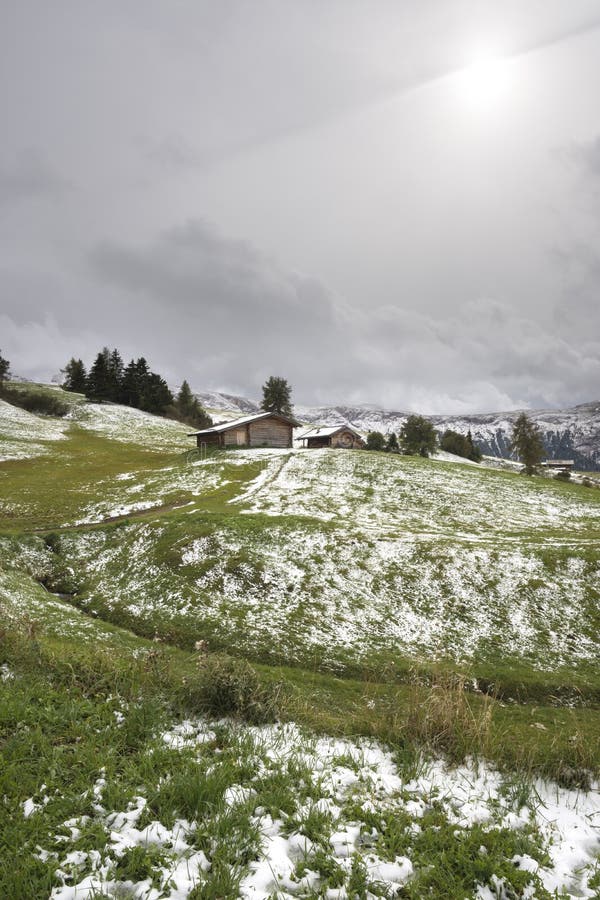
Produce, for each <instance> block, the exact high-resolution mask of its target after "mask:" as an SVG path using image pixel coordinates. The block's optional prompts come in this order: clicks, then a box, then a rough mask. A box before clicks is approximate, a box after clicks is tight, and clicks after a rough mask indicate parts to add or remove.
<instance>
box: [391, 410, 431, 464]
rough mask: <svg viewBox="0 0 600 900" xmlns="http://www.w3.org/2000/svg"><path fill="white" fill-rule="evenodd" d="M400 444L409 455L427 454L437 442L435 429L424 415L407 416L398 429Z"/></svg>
mask: <svg viewBox="0 0 600 900" xmlns="http://www.w3.org/2000/svg"><path fill="white" fill-rule="evenodd" d="M400 444H401V446H402V450H403V451H404V453H407V454H408V455H410V456H429V454H430V453H433V452H434V451H435V448H436V444H437V438H436V434H435V429H434V427H433V425H432V424H431V422H430V421H429V420H428V419H426V418H425V417H424V416H409V417H408V419H407V420H406V422H405V423H404V425H403V426H402V428H401V429H400Z"/></svg>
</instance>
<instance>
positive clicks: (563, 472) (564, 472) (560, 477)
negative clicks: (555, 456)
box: [554, 469, 571, 481]
mask: <svg viewBox="0 0 600 900" xmlns="http://www.w3.org/2000/svg"><path fill="white" fill-rule="evenodd" d="M570 478H571V473H570V472H569V470H568V469H560V470H559V471H558V472H557V473H556V475H555V476H554V480H555V481H569V480H570Z"/></svg>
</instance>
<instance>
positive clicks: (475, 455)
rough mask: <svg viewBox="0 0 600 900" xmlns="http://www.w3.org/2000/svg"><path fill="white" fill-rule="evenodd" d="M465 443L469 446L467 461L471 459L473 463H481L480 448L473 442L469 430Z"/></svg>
mask: <svg viewBox="0 0 600 900" xmlns="http://www.w3.org/2000/svg"><path fill="white" fill-rule="evenodd" d="M467 443H468V445H469V459H472V460H473V462H481V459H482V456H483V453H482V452H481V447H479V445H478V444H475V443H474V442H473V435H472V434H471V429H470V428H469V430H468V432H467Z"/></svg>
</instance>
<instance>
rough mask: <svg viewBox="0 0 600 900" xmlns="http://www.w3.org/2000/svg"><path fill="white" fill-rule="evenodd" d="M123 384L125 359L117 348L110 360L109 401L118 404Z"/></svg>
mask: <svg viewBox="0 0 600 900" xmlns="http://www.w3.org/2000/svg"><path fill="white" fill-rule="evenodd" d="M122 382H123V359H122V357H121V354H120V353H119V351H118V350H117V348H116V347H115V349H114V350H113V351H112V352H111V354H110V356H109V358H108V390H109V394H110V396H109V399H110V400H113V401H114V402H115V403H118V402H119V401H120V399H121V388H122Z"/></svg>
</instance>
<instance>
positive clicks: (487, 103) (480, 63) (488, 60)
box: [457, 56, 511, 109]
mask: <svg viewBox="0 0 600 900" xmlns="http://www.w3.org/2000/svg"><path fill="white" fill-rule="evenodd" d="M457 79H458V86H459V90H460V93H461V95H462V96H463V97H464V98H465V100H466V101H467V102H468V103H469V104H470V105H471V106H473V107H477V108H480V109H486V108H488V107H494V106H495V105H496V104H497V103H498V102H499V101H500V100H501V99H502V97H503V96H504V95H505V93H506V91H507V89H508V88H509V86H510V81H511V77H510V66H509V63H508V61H507V60H504V59H502V58H501V57H494V56H480V57H478V58H477V59H475V60H474V61H473V62H472V63H471V65H469V66H467V68H465V69H463V70H462V71H461V72H458V73H457Z"/></svg>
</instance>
